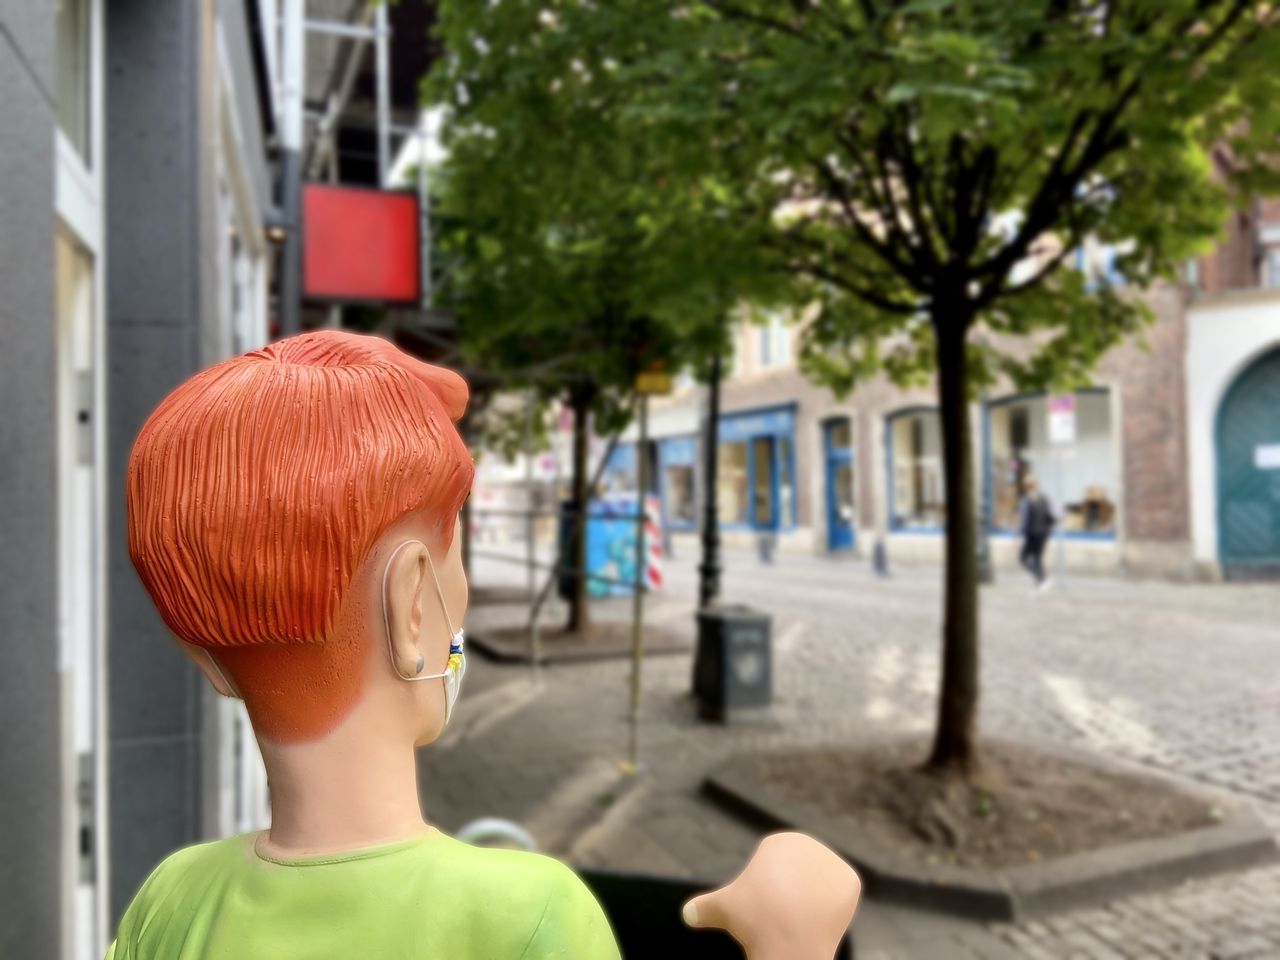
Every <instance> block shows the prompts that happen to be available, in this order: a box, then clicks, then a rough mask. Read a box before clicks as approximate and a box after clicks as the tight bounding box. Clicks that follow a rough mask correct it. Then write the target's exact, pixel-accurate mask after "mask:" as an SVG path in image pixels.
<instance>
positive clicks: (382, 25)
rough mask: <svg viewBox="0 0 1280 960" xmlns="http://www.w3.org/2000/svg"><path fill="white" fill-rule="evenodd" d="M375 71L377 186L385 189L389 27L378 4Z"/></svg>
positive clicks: (388, 138) (388, 157)
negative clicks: (376, 89)
mask: <svg viewBox="0 0 1280 960" xmlns="http://www.w3.org/2000/svg"><path fill="white" fill-rule="evenodd" d="M374 31H375V32H376V34H377V37H376V39H375V40H374V45H375V46H374V51H375V53H376V56H377V59H376V64H375V70H376V73H377V78H376V79H377V88H378V186H379V187H386V185H387V174H388V173H390V171H391V43H390V40H391V27H390V25H389V24H388V22H387V5H386V4H385V3H379V4H378V7H377V12H376V13H375V14H374Z"/></svg>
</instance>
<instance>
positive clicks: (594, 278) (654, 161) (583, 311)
mask: <svg viewBox="0 0 1280 960" xmlns="http://www.w3.org/2000/svg"><path fill="white" fill-rule="evenodd" d="M495 9H496V8H486V7H485V6H484V5H474V4H457V5H444V6H443V7H442V10H441V15H440V21H439V23H440V26H439V30H440V33H441V36H442V38H443V39H444V42H445V44H446V47H447V49H448V50H449V51H450V54H449V55H448V57H447V58H446V60H445V62H444V63H443V65H442V66H441V68H440V69H439V71H438V73H437V74H435V75H434V76H433V78H432V83H431V86H430V88H429V96H430V97H432V98H433V99H434V100H435V102H438V103H444V104H445V105H446V106H447V107H448V110H449V122H448V125H447V127H446V143H447V147H448V150H449V159H448V161H447V164H446V167H445V169H444V170H443V171H442V173H443V176H442V179H441V183H440V194H441V196H440V201H439V210H440V220H439V223H440V227H441V237H440V241H439V242H440V246H441V253H442V255H443V256H444V257H445V258H447V260H448V267H447V280H446V282H445V283H444V284H443V288H442V297H443V299H444V301H445V302H446V303H448V304H449V305H450V306H451V307H452V308H453V309H454V310H455V311H456V313H457V314H458V317H459V333H460V342H461V345H462V348H463V351H464V355H465V356H466V357H467V359H468V361H469V362H470V363H472V364H473V365H476V366H479V367H483V368H484V369H486V370H488V371H490V372H494V373H498V374H500V375H502V376H503V377H504V378H505V380H506V382H507V384H508V385H509V386H510V387H512V388H515V389H519V388H525V389H528V390H531V391H532V393H533V395H534V397H535V398H536V402H537V403H539V404H540V405H545V404H546V403H548V402H551V401H553V400H555V399H559V400H562V401H563V402H565V403H566V404H567V405H568V406H569V407H570V408H571V409H572V411H573V414H574V444H573V470H572V476H573V492H572V498H571V499H572V511H573V514H574V516H575V517H579V518H580V517H583V516H584V515H585V510H586V504H587V501H588V499H589V496H590V491H589V490H588V489H587V485H588V464H587V454H588V440H589V432H588V430H589V428H588V424H589V423H591V422H594V423H595V425H596V428H597V429H598V430H601V431H603V432H616V431H617V430H620V429H622V428H623V427H624V426H625V425H626V423H627V421H628V420H629V418H630V415H631V410H632V406H633V402H632V401H633V394H632V386H633V383H634V381H635V378H636V374H637V373H639V372H640V371H641V370H644V369H646V368H649V367H653V366H659V367H663V368H665V369H667V370H669V371H676V370H679V369H682V368H686V367H693V368H695V369H697V368H700V367H701V366H703V365H705V362H706V360H707V358H708V357H709V356H710V355H711V354H712V353H713V352H715V351H719V350H723V349H724V346H725V340H726V338H725V333H724V330H723V323H722V322H721V318H722V317H723V316H724V314H725V312H726V311H727V310H728V308H729V306H730V305H731V304H732V303H733V302H734V301H735V300H736V299H737V298H738V297H739V296H740V292H741V291H744V290H754V291H755V292H756V293H757V294H758V295H764V294H765V286H764V283H763V279H764V278H766V277H767V276H768V274H767V273H766V272H765V271H763V270H761V269H759V259H760V257H759V250H760V245H759V244H758V243H756V242H753V241H752V239H751V236H750V234H751V231H753V230H754V231H756V232H757V233H758V232H759V231H761V230H763V229H764V227H765V226H767V219H762V218H758V219H757V221H756V222H754V223H753V222H752V221H751V220H750V218H744V217H743V216H742V215H741V214H740V213H739V212H737V211H733V216H732V217H730V216H729V212H730V211H728V210H727V209H726V206H727V203H728V200H729V197H728V195H727V194H725V193H724V192H723V191H721V190H719V189H717V186H716V183H715V181H714V180H713V179H712V178H711V177H710V176H704V177H691V176H676V175H675V173H674V171H673V169H672V165H671V163H670V158H663V157H661V156H658V155H655V154H654V152H653V150H652V148H651V146H650V145H649V143H648V141H647V139H646V138H645V137H644V136H642V135H640V133H639V130H638V128H629V127H625V126H624V125H621V124H620V123H619V122H618V118H617V117H616V115H615V114H614V113H613V112H612V110H611V106H610V104H609V103H608V101H607V99H606V94H607V84H605V83H603V82H601V81H597V80H596V79H594V78H593V77H592V76H591V75H590V73H589V72H587V71H585V70H584V69H582V67H581V65H575V62H574V61H575V59H576V58H573V57H568V58H564V59H556V58H554V57H547V58H540V57H538V56H535V55H534V54H535V53H536V39H537V37H538V24H539V19H538V12H537V10H536V9H529V8H525V9H523V10H520V11H515V8H510V9H511V10H512V11H515V12H516V13H518V14H519V15H518V16H513V17H510V18H509V22H506V23H501V24H499V23H496V22H489V21H487V20H486V18H487V17H489V16H490V14H491V11H493V10H495ZM476 31H481V32H480V33H477V32H476ZM480 35H483V36H484V37H486V38H487V39H486V41H484V42H476V41H475V40H474V37H476V36H480ZM531 40H532V41H533V43H532V45H530V43H531ZM517 52H518V53H519V56H513V54H515V53H517ZM516 64H520V65H522V66H523V67H525V68H527V69H523V70H520V71H512V70H511V69H510V68H511V67H512V66H513V65H516ZM570 131H571V135H569V132H570ZM622 132H628V133H630V136H622V135H620V133H622ZM668 181H672V182H676V183H678V184H679V189H678V191H677V190H672V189H668V188H667V186H666V183H667V182H668ZM573 530H574V535H573V536H572V538H571V542H570V549H569V556H568V557H567V558H566V559H565V560H564V561H563V562H566V563H568V564H569V565H570V566H572V567H574V568H576V569H579V570H580V569H583V568H584V567H585V536H584V535H583V534H584V530H583V525H582V524H581V523H575V524H574V525H573ZM572 582H573V584H574V592H573V595H572V596H571V598H570V604H569V607H570V613H569V621H568V624H567V629H568V630H569V631H571V632H578V631H582V630H585V629H586V628H587V626H588V606H587V603H586V596H587V593H586V588H587V581H586V580H585V579H584V578H582V577H574V578H573V580H572Z"/></svg>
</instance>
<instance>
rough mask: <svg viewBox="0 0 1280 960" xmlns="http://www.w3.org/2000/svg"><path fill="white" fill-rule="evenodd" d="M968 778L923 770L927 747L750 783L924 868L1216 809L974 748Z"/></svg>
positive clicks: (1182, 819)
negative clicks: (976, 759) (852, 828)
mask: <svg viewBox="0 0 1280 960" xmlns="http://www.w3.org/2000/svg"><path fill="white" fill-rule="evenodd" d="M980 749H981V760H982V763H981V766H980V768H979V770H978V771H977V772H976V773H974V774H973V775H972V776H971V777H970V778H969V779H968V780H965V779H962V778H961V777H959V776H957V775H955V774H943V773H938V772H935V771H930V770H927V769H925V768H924V767H923V760H924V758H925V757H926V756H927V754H928V745H927V744H925V743H923V742H921V741H914V742H912V741H906V742H899V743H895V744H891V745H883V746H880V747H877V748H874V749H870V750H822V751H808V752H801V753H793V754H775V755H770V756H766V757H762V758H760V759H759V760H758V761H757V766H756V769H755V776H756V778H757V779H758V780H759V782H760V783H761V784H762V785H764V786H766V787H767V788H768V789H769V791H770V792H771V793H773V794H775V795H777V796H778V797H779V798H780V799H783V800H785V801H787V802H789V803H794V804H796V805H799V806H805V807H810V808H812V809H814V810H816V811H818V812H820V813H821V814H822V815H823V816H824V817H825V818H826V819H828V820H830V821H831V822H833V823H834V824H840V823H842V822H843V823H848V824H850V825H856V826H857V828H858V829H859V830H860V831H862V832H864V833H870V834H874V835H875V837H876V839H877V841H878V842H879V843H881V844H883V845H884V846H885V847H886V848H888V849H890V850H892V851H893V852H894V853H896V854H897V855H899V856H902V857H904V858H907V859H909V860H914V861H917V862H919V863H921V864H925V865H934V864H951V865H955V866H960V867H977V868H1002V867H1011V866H1019V865H1024V864H1029V863H1039V862H1043V861H1047V860H1055V859H1058V858H1061V857H1067V856H1070V855H1072V854H1076V853H1085V852H1089V851H1093V850H1098V849H1101V848H1104V847H1111V846H1115V845H1117V844H1123V843H1129V842H1133V841H1139V840H1149V839H1154V838H1158V837H1164V836H1169V835H1172V834H1177V833H1182V832H1185V831H1189V830H1194V829H1197V828H1201V827H1207V826H1212V825H1214V824H1216V823H1218V822H1219V821H1220V820H1221V819H1222V817H1223V811H1222V810H1220V809H1219V808H1217V807H1215V806H1214V805H1213V804H1212V802H1210V801H1208V800H1206V799H1205V798H1203V797H1199V796H1195V795H1192V794H1189V793H1186V792H1183V791H1182V790H1180V789H1179V788H1178V787H1177V786H1176V785H1174V784H1171V783H1169V782H1167V781H1165V780H1161V779H1157V778H1155V777H1147V776H1142V775H1141V774H1133V773H1129V772H1127V771H1120V770H1116V769H1114V768H1109V767H1106V766H1101V765H1092V764H1090V763H1087V762H1082V761H1079V760H1075V759H1072V758H1069V757H1066V756H1062V755H1058V754H1055V753H1051V752H1044V751H1039V750H1036V749H1034V748H1031V747H1028V746H1024V745H1018V744H1012V743H1008V742H1003V741H992V740H987V741H983V743H982V744H981V747H980Z"/></svg>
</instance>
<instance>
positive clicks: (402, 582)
mask: <svg viewBox="0 0 1280 960" xmlns="http://www.w3.org/2000/svg"><path fill="white" fill-rule="evenodd" d="M428 562H429V561H428V557H427V547H426V544H424V543H421V542H419V541H416V540H414V541H410V542H409V543H408V545H405V546H402V548H401V549H399V550H398V552H397V553H396V554H395V556H394V557H393V558H392V560H391V569H390V570H389V571H388V573H387V593H386V597H385V602H386V613H387V620H386V629H387V630H389V631H390V638H391V649H390V655H391V656H392V657H393V658H394V662H393V663H392V664H391V666H392V668H393V669H394V670H395V671H396V673H398V674H399V675H400V676H401V677H412V676H414V675H416V674H419V673H421V672H422V669H421V667H422V661H423V658H424V657H425V655H426V645H425V643H424V641H423V636H422V591H423V588H424V586H425V585H426V581H427V563H428ZM383 643H386V640H385V639H384V640H383Z"/></svg>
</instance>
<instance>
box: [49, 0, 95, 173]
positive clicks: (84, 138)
mask: <svg viewBox="0 0 1280 960" xmlns="http://www.w3.org/2000/svg"><path fill="white" fill-rule="evenodd" d="M56 16H57V35H58V77H57V92H56V96H57V101H58V104H57V106H58V127H59V128H60V129H61V130H62V132H63V134H65V135H66V138H67V139H68V140H69V141H71V145H72V146H74V147H75V148H76V152H77V153H79V154H80V157H81V159H82V160H84V162H85V163H86V164H88V163H89V132H90V124H89V116H90V113H89V110H90V86H89V78H90V75H91V74H90V69H89V66H90V64H89V56H90V53H89V51H90V44H89V40H90V36H91V34H90V23H91V22H92V21H91V6H90V2H89V0H57V14H56Z"/></svg>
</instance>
